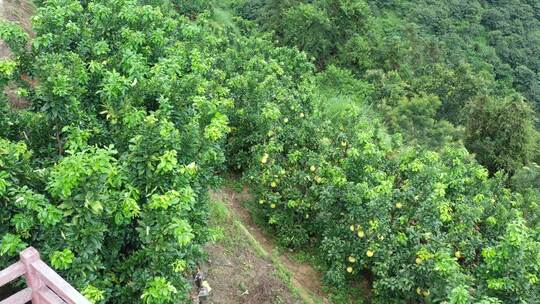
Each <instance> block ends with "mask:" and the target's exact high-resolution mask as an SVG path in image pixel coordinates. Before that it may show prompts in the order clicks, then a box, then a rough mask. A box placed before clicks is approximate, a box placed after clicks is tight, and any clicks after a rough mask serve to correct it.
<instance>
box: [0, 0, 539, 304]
mask: <svg viewBox="0 0 540 304" xmlns="http://www.w3.org/2000/svg"><path fill="white" fill-rule="evenodd" d="M35 2H36V5H37V11H36V14H35V16H34V18H33V31H34V32H35V37H33V38H30V37H29V36H28V34H27V33H25V32H24V30H23V29H21V28H20V27H19V26H17V25H14V24H12V23H7V22H2V24H1V27H0V37H1V38H2V39H3V40H4V41H5V42H6V43H7V44H8V45H9V47H10V49H11V51H12V56H11V58H10V59H5V60H2V61H0V73H1V77H0V85H1V87H2V88H3V90H4V91H5V92H6V91H9V92H11V93H12V94H11V95H13V92H14V94H15V95H17V96H18V98H21V99H24V100H26V101H28V106H27V107H24V108H22V109H18V108H14V107H13V106H12V104H11V101H10V99H9V98H8V95H9V94H3V95H2V97H1V99H0V114H1V115H2V116H1V117H2V118H1V119H0V206H1V209H0V223H1V225H0V240H1V241H0V265H4V264H6V265H7V263H8V262H9V261H12V260H13V259H14V257H15V256H16V255H17V253H18V251H20V250H21V249H23V248H24V247H26V246H27V245H29V244H31V245H33V246H35V247H37V248H39V249H40V251H42V252H43V253H44V256H45V257H47V258H48V259H49V261H50V263H51V264H52V266H54V267H55V268H56V269H58V270H60V271H62V274H63V275H64V276H65V277H66V278H68V280H69V281H70V282H73V283H74V284H75V286H76V287H77V288H79V289H80V290H82V291H83V293H84V294H85V296H87V297H88V298H89V299H91V300H92V301H93V302H95V303H110V302H114V303H133V302H134V301H138V299H141V301H143V302H144V303H177V302H178V301H187V295H188V293H189V290H190V289H191V286H190V283H189V277H190V275H191V273H192V272H193V270H194V269H195V267H196V266H197V263H198V261H200V260H201V258H203V257H204V252H203V250H202V245H204V244H205V243H206V242H208V241H210V240H212V239H213V237H214V236H213V235H214V234H215V233H216V232H215V231H212V230H211V229H208V227H207V224H206V223H207V221H208V204H207V203H208V193H207V191H208V188H209V187H212V186H216V185H218V184H219V181H220V178H219V174H222V173H227V172H228V173H231V172H232V173H236V174H241V175H242V176H243V180H244V181H245V182H246V184H248V185H249V186H250V188H251V190H252V192H253V194H254V196H255V199H254V201H253V209H254V210H255V213H256V216H257V217H258V218H260V219H261V221H263V222H264V223H266V224H265V226H266V227H267V228H268V229H269V231H272V232H273V233H274V234H275V235H276V238H277V239H278V241H279V243H280V244H281V245H282V246H283V247H286V248H291V249H294V250H300V251H302V250H307V251H309V252H310V253H311V254H312V255H313V261H314V263H316V264H317V265H319V266H320V267H322V269H324V279H325V282H326V283H327V284H328V285H329V286H330V287H331V288H332V290H333V291H332V293H333V301H335V302H336V303H357V302H361V301H368V302H372V303H403V302H411V303H441V302H445V301H446V302H447V303H460V304H461V303H483V304H486V303H535V302H538V301H540V288H539V276H540V209H539V208H538V202H539V200H540V190H539V189H540V167H539V166H538V165H537V163H538V162H540V152H539V151H540V149H539V148H540V136H539V132H538V129H539V126H540V124H539V121H538V115H539V113H540V74H539V73H540V57H538V56H535V54H538V53H540V52H539V51H540V50H539V49H540V4H539V3H538V2H537V1H534V0H507V1H502V0H501V1H462V0H452V1H444V2H440V1H429V0H417V1H406V0H401V1H400V0H396V1H364V0H313V1H295V0H285V1H279V0H268V1H262V0H242V1H233V0H229V1H210V0H208V1H206V0H197V1H188V0H168V1H157V0H140V1H135V0H114V1H104V0H94V1H75V0H48V1H35ZM141 265H144V266H141ZM360 280H368V281H369V283H370V285H371V288H372V297H371V298H369V299H363V298H362V297H361V296H360V295H358V292H361V291H360V290H355V288H351V286H353V287H354V286H355V283H356V282H359V281H360ZM354 301H356V302H354Z"/></svg>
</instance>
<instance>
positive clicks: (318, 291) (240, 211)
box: [212, 187, 330, 304]
mask: <svg viewBox="0 0 540 304" xmlns="http://www.w3.org/2000/svg"><path fill="white" fill-rule="evenodd" d="M212 197H213V199H215V200H218V201H221V202H223V203H224V204H226V206H227V207H228V208H229V210H231V212H233V213H234V215H235V216H237V217H238V219H239V220H240V221H241V222H242V223H243V224H244V225H245V227H246V229H247V230H248V231H249V233H250V234H251V235H252V236H253V237H254V238H255V239H256V240H257V242H258V243H259V244H260V245H261V247H262V248H263V250H264V251H265V252H266V254H268V255H270V256H273V257H274V258H276V259H277V261H278V262H279V263H280V264H282V265H283V266H284V267H285V268H286V269H287V270H288V271H289V272H290V273H291V283H292V285H293V287H294V288H295V289H296V291H297V292H298V294H299V295H300V297H301V298H302V301H303V302H304V303H308V304H311V303H313V304H315V303H330V302H329V301H328V300H327V299H326V298H325V294H324V292H323V291H322V282H321V274H320V273H319V272H318V271H316V270H315V269H314V268H313V267H312V266H310V265H308V264H306V263H301V262H298V261H295V260H293V259H291V258H290V257H289V256H288V255H287V254H279V253H278V252H277V250H276V246H275V244H274V242H273V240H272V239H271V238H270V237H269V236H268V235H266V234H265V233H264V232H263V231H262V230H261V229H260V228H259V227H258V226H257V225H256V224H255V223H254V222H253V220H252V218H251V216H250V214H249V212H248V211H247V210H246V209H245V208H244V207H243V206H242V203H243V202H245V201H246V200H248V199H249V197H250V195H249V193H248V191H247V189H244V190H243V191H242V192H241V193H238V192H236V191H235V190H234V189H231V188H228V187H224V188H222V189H221V190H220V191H219V192H214V193H212Z"/></svg>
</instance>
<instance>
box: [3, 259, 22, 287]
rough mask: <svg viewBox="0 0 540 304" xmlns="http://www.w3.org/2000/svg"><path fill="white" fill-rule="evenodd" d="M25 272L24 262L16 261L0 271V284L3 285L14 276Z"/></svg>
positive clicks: (14, 277) (13, 278)
mask: <svg viewBox="0 0 540 304" xmlns="http://www.w3.org/2000/svg"><path fill="white" fill-rule="evenodd" d="M24 272H25V269H24V264H23V263H21V262H17V263H15V264H13V265H11V266H9V267H8V268H6V269H4V270H2V271H0V286H4V285H6V284H7V283H9V282H11V281H13V280H15V279H16V278H18V277H20V276H22V275H23V274H24Z"/></svg>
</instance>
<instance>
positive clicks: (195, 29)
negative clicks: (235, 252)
mask: <svg viewBox="0 0 540 304" xmlns="http://www.w3.org/2000/svg"><path fill="white" fill-rule="evenodd" d="M201 28H202V26H200V25H198V24H195V23H193V22H190V21H188V20H186V19H185V18H183V17H181V16H180V15H179V14H176V13H175V11H174V10H172V9H169V7H167V6H166V5H165V4H164V6H162V7H160V6H150V5H145V6H142V5H140V4H139V3H137V2H136V1H114V2H110V1H85V2H84V3H80V2H79V1H71V0H58V1H47V2H45V3H44V4H43V6H42V7H40V8H39V10H38V11H37V13H36V16H35V17H34V30H35V33H36V38H35V39H34V40H33V41H32V48H31V50H26V49H25V48H24V44H25V43H26V42H25V41H24V39H23V38H26V37H25V34H24V33H23V32H21V31H20V30H19V31H17V30H16V29H14V28H13V27H12V26H11V25H3V30H2V33H3V36H4V39H5V40H6V41H7V42H8V43H9V44H10V46H11V48H12V49H13V50H16V52H15V54H16V55H18V56H16V57H14V59H13V60H8V61H4V63H3V66H5V67H6V68H4V69H3V71H2V72H3V74H2V75H3V82H2V85H3V86H6V84H7V83H8V82H11V83H17V84H19V92H20V93H21V94H23V96H26V97H27V98H28V99H29V100H30V101H31V106H30V107H29V108H27V109H25V110H23V111H12V112H9V111H7V114H6V116H3V118H2V123H3V124H6V125H7V126H6V127H5V128H2V133H3V134H2V135H3V136H4V137H5V139H1V140H2V144H1V145H0V185H1V187H0V190H1V191H0V204H1V206H2V207H1V208H0V219H1V220H0V222H1V223H2V225H1V226H0V235H1V243H0V244H1V245H0V248H1V250H0V253H1V257H0V261H1V263H0V264H1V265H6V263H7V261H9V260H12V258H13V257H14V256H16V255H17V253H18V251H19V250H20V249H22V248H24V247H25V246H27V245H32V246H35V247H37V248H39V250H40V251H41V252H42V254H43V256H44V258H46V259H50V262H51V263H52V265H53V266H54V267H55V268H56V269H59V270H63V271H62V274H63V275H64V276H65V277H66V278H67V279H68V280H69V281H70V282H73V283H74V285H75V286H76V287H77V288H79V289H80V290H82V291H83V293H84V294H85V295H87V296H88V297H89V298H90V299H91V300H93V301H95V302H107V303H111V302H114V303H133V302H134V299H138V298H139V297H142V300H143V302H144V303H178V301H186V300H187V298H186V297H187V293H188V291H189V289H190V288H191V284H190V283H189V280H188V279H189V276H190V274H191V269H193V267H194V266H195V263H196V261H197V259H198V258H199V257H200V256H201V253H202V249H201V245H202V244H204V243H205V242H206V241H207V240H208V237H209V232H208V231H207V229H206V209H207V208H206V201H207V193H206V192H207V189H208V186H209V185H212V184H214V183H215V179H216V178H215V171H216V170H217V169H219V166H220V164H221V163H222V162H223V159H224V154H223V152H222V149H221V144H220V142H221V140H222V138H223V137H224V135H225V134H226V133H227V132H228V129H229V127H228V126H227V125H228V120H227V117H226V116H225V115H224V114H223V113H224V111H226V108H227V107H229V106H230V105H231V100H230V99H229V98H228V93H227V90H225V89H224V88H223V87H221V86H220V85H219V84H218V83H216V82H215V81H212V78H213V77H214V75H216V74H218V73H219V71H218V70H215V69H210V67H211V66H212V64H213V58H212V57H211V56H210V55H209V49H210V48H212V47H213V46H214V45H216V44H217V43H218V42H219V38H217V37H215V36H213V35H212V34H211V33H209V32H205V31H203V30H202V29H201ZM19 53H20V55H19ZM25 58H32V61H25V60H24V59H25ZM29 79H31V80H35V81H30V80H29ZM2 107H3V108H7V107H8V105H7V101H6V98H5V97H4V99H3V100H2ZM3 126H4V125H3Z"/></svg>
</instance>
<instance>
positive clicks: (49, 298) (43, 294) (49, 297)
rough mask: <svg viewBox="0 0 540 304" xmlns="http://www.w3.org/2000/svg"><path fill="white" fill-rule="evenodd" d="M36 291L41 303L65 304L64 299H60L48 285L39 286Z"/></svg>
mask: <svg viewBox="0 0 540 304" xmlns="http://www.w3.org/2000/svg"><path fill="white" fill-rule="evenodd" d="M37 293H38V297H39V298H40V300H41V302H42V303H43V304H66V302H64V300H62V299H60V297H58V296H57V295H56V294H55V293H54V292H53V291H52V290H50V289H49V288H48V287H43V288H41V289H40V290H38V292H37Z"/></svg>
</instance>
